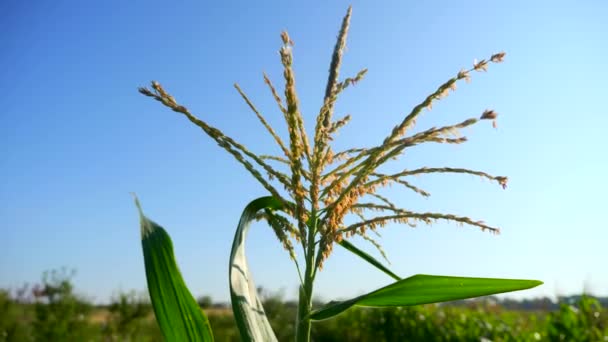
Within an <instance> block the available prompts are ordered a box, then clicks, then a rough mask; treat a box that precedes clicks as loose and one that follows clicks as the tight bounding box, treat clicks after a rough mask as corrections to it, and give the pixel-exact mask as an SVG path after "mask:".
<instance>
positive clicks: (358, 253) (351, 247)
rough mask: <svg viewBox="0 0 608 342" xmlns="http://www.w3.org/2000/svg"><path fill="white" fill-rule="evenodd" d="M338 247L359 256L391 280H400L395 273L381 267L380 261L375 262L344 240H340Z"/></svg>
mask: <svg viewBox="0 0 608 342" xmlns="http://www.w3.org/2000/svg"><path fill="white" fill-rule="evenodd" d="M340 246H342V247H344V248H346V249H347V250H348V251H349V252H351V253H353V254H355V255H357V256H359V257H360V258H362V259H363V260H365V261H367V262H369V263H370V264H372V265H373V266H375V267H376V268H377V269H379V270H380V271H382V272H384V273H386V274H388V275H389V276H390V277H391V278H393V279H395V280H401V278H400V277H399V276H398V275H396V274H395V273H393V272H392V271H391V270H389V269H388V268H387V267H386V266H384V265H382V263H381V262H380V261H378V260H376V258H374V257H373V256H371V255H369V254H368V253H366V252H364V251H362V250H361V249H359V248H358V247H356V246H355V245H353V244H352V243H350V242H348V241H346V240H342V241H340Z"/></svg>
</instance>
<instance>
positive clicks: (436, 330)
mask: <svg viewBox="0 0 608 342" xmlns="http://www.w3.org/2000/svg"><path fill="white" fill-rule="evenodd" d="M260 292H261V294H262V297H263V298H264V307H265V309H266V312H267V314H268V316H269V319H270V322H271V324H272V326H273V328H274V329H275V331H276V332H277V335H278V336H277V337H278V339H279V341H290V340H293V335H294V317H295V313H296V304H295V302H290V301H285V300H283V297H282V296H281V295H280V294H277V293H268V292H266V291H263V290H260ZM75 293H76V292H75V290H74V288H73V286H72V283H71V280H70V276H69V275H67V274H66V273H65V272H64V273H61V272H52V273H50V274H47V275H46V276H45V277H44V278H43V282H42V283H41V284H39V285H35V286H33V287H23V288H21V289H18V290H14V291H8V290H0V341H19V342H22V341H24V342H25V341H162V340H163V339H162V337H161V333H160V330H159V329H158V327H157V325H156V322H155V320H154V316H153V314H152V308H151V306H150V304H149V301H148V300H147V299H146V297H145V296H144V295H142V294H138V293H136V292H129V293H120V294H117V295H116V296H115V297H114V298H113V299H112V302H111V303H110V304H109V305H104V306H94V305H92V304H91V303H90V302H88V301H87V300H85V299H83V298H81V297H79V296H77V295H76V294H75ZM602 302H603V305H602V303H601V302H600V300H598V299H597V298H593V297H590V296H576V297H568V298H562V301H561V302H560V303H553V302H551V301H550V300H548V299H543V300H534V301H531V300H527V301H520V302H518V301H513V300H497V299H496V298H494V297H488V298H483V299H481V300H475V301H460V302H454V303H448V304H441V305H437V304H433V305H424V306H416V307H404V308H395V309H372V308H356V309H352V310H349V311H347V312H346V313H344V314H342V315H340V316H338V317H336V318H335V319H331V320H327V321H322V322H318V323H316V324H314V325H313V330H312V338H313V341H374V342H380V341H608V307H607V306H606V302H605V299H602ZM199 304H200V306H201V307H202V308H203V309H204V310H205V312H206V313H207V314H208V315H209V320H210V322H211V326H212V328H213V333H214V335H215V337H216V341H239V335H238V331H237V328H236V325H235V323H234V320H233V317H232V314H231V310H230V308H229V306H228V305H227V304H226V303H216V304H214V303H213V301H212V299H211V298H209V297H202V298H199ZM317 304H318V303H317Z"/></svg>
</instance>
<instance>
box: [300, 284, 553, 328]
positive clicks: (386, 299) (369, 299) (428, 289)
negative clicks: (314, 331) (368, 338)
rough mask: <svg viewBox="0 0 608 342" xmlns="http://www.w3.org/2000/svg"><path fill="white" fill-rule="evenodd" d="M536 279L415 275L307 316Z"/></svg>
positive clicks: (507, 288)
mask: <svg viewBox="0 0 608 342" xmlns="http://www.w3.org/2000/svg"><path fill="white" fill-rule="evenodd" d="M541 284H542V282H541V281H538V280H519V279H492V278H465V277H449V276H433V275H424V274H418V275H415V276H412V277H409V278H406V279H403V280H400V281H397V282H395V283H393V284H391V285H388V286H385V287H383V288H380V289H378V290H376V291H373V292H370V293H368V294H365V295H362V296H359V297H355V298H352V299H349V300H346V301H340V302H330V303H329V304H327V305H326V306H325V307H323V308H321V309H319V310H315V311H314V312H312V313H311V315H310V317H311V318H312V319H314V320H323V319H327V318H330V317H333V316H335V315H337V314H339V313H341V312H343V311H345V310H347V309H348V308H350V307H352V306H353V305H357V306H369V307H395V306H409V305H418V304H429V303H437V302H445V301H450V300H457V299H465V298H473V297H479V296H486V295H491V294H496V293H503V292H511V291H518V290H524V289H529V288H532V287H536V286H538V285H541Z"/></svg>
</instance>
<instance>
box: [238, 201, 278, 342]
mask: <svg viewBox="0 0 608 342" xmlns="http://www.w3.org/2000/svg"><path fill="white" fill-rule="evenodd" d="M281 207H282V205H281V203H280V202H279V201H278V200H277V199H275V198H274V197H260V198H258V199H256V200H254V201H252V202H251V203H249V204H248V205H247V206H246V207H245V210H243V214H242V215H241V219H240V221H239V225H238V227H237V229H236V234H235V235H234V242H233V243H232V251H231V253H230V270H229V273H230V298H231V300H232V311H233V312H234V319H235V320H236V323H237V326H238V328H239V331H240V333H241V339H242V340H243V341H264V342H265V341H277V338H276V336H275V334H274V332H273V331H272V327H271V326H270V323H269V322H268V318H267V317H266V313H265V312H264V307H263V306H262V301H261V300H260V298H259V297H258V294H257V289H256V287H255V284H254V283H253V278H252V276H251V273H250V272H249V266H248V265H247V258H246V256H245V237H246V235H247V231H248V230H249V226H250V224H251V221H253V220H254V218H255V215H256V213H257V212H258V211H260V210H262V209H281Z"/></svg>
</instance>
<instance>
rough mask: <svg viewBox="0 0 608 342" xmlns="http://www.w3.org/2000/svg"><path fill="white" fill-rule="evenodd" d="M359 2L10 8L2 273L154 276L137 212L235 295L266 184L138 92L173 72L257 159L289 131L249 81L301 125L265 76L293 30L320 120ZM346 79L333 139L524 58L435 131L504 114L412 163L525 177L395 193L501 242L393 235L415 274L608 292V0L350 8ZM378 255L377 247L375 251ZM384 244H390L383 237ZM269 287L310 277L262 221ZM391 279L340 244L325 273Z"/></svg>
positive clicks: (365, 130) (2, 130)
mask: <svg viewBox="0 0 608 342" xmlns="http://www.w3.org/2000/svg"><path fill="white" fill-rule="evenodd" d="M348 5H349V3H348V2H344V1H335V2H331V4H329V5H328V4H325V3H323V2H319V3H317V4H316V5H310V4H305V3H304V2H302V3H300V4H292V3H291V2H285V1H282V2H278V1H277V2H266V3H264V4H257V5H254V3H252V2H237V1H226V2H223V3H222V4H216V3H214V4H211V3H201V2H195V1H189V2H181V3H179V4H172V5H168V3H167V2H156V1H146V2H143V1H132V2H118V1H107V2H76V1H71V2H68V1H54V2H45V1H38V2H28V3H27V4H26V3H24V2H21V1H11V0H9V1H3V2H2V3H1V4H0V13H1V14H0V44H1V46H2V49H0V63H1V65H3V66H4V68H3V69H4V71H3V73H2V74H3V76H2V77H0V108H2V110H1V111H0V150H1V153H0V179H2V182H0V224H1V225H0V230H1V233H2V236H3V241H4V243H3V246H4V247H3V248H1V249H0V287H1V288H6V287H16V286H19V285H21V284H23V283H24V282H30V283H32V282H36V281H39V280H40V276H41V274H42V272H43V271H44V270H48V269H53V268H59V267H62V266H66V267H68V268H74V269H76V270H77V272H78V273H77V275H76V277H75V278H74V283H75V286H76V288H77V290H78V291H80V292H81V293H83V294H85V295H87V296H89V297H90V298H92V299H94V300H97V301H106V300H107V299H108V298H110V297H111V296H112V294H114V293H115V292H116V291H118V290H130V289H138V290H143V289H144V288H145V286H146V285H145V273H144V267H143V258H142V252H141V245H140V236H139V222H138V215H137V211H136V209H135V206H134V204H133V201H132V198H131V196H130V194H129V193H130V192H136V193H137V194H138V196H139V198H140V200H141V202H142V206H143V208H144V210H145V212H146V214H147V215H148V216H149V217H150V218H152V219H153V220H155V221H156V222H158V223H159V224H161V225H162V226H164V227H165V228H166V229H167V230H168V232H169V233H170V234H171V237H172V238H173V242H174V246H175V252H176V257H177V260H178V262H179V265H180V268H181V270H182V273H183V275H184V278H185V280H186V283H187V284H188V285H189V287H190V289H191V290H192V292H193V293H194V294H195V295H196V296H198V295H203V294H208V295H211V296H212V297H213V298H214V299H217V300H227V299H228V298H229V291H228V273H227V269H228V265H227V264H228V257H229V248H230V246H231V243H232V238H233V234H234V230H235V228H236V224H237V222H238V218H239V216H240V213H241V211H242V209H243V208H244V206H245V205H246V204H247V203H248V202H249V201H251V200H252V199H254V198H257V197H259V196H263V195H266V193H265V191H264V189H263V188H262V187H261V186H260V185H259V184H258V183H257V182H256V180H255V179H253V177H251V176H250V175H249V174H248V173H247V172H245V171H244V170H242V169H241V166H240V165H239V164H238V163H236V162H235V161H234V160H233V159H231V156H229V155H228V154H227V153H225V152H224V151H223V150H221V149H219V148H218V147H217V145H215V143H213V142H212V141H211V140H210V139H209V138H208V137H207V136H205V135H204V134H203V133H202V132H201V131H200V129H198V128H197V127H195V126H193V125H192V124H190V123H189V122H188V121H187V120H185V119H184V118H183V117H180V116H179V115H177V114H176V113H174V112H171V111H170V110H168V109H166V108H165V107H163V106H162V105H160V104H159V103H157V102H155V101H153V100H151V99H148V98H145V97H143V96H141V95H140V94H138V92H137V87H139V86H145V85H148V83H149V81H150V80H157V81H159V82H160V83H161V84H163V86H164V87H165V88H166V89H167V90H168V91H169V92H170V93H172V94H173V95H174V96H175V97H176V98H177V99H178V101H179V102H181V103H182V104H184V105H185V106H187V107H188V108H189V109H190V110H191V111H192V112H193V113H194V114H196V115H197V116H199V117H200V118H202V119H204V120H206V121H207V122H209V123H211V124H212V125H214V126H216V127H218V128H220V129H222V130H223V131H224V132H225V133H226V134H228V135H230V136H232V137H234V138H236V139H237V140H239V141H240V142H242V143H243V144H245V145H246V146H248V147H249V148H250V149H251V150H253V151H255V152H257V153H260V154H271V153H272V154H277V153H279V150H278V148H277V147H276V146H275V144H274V142H273V140H272V139H271V138H270V136H268V134H267V133H266V132H265V131H264V128H263V127H262V126H261V125H260V124H259V122H257V119H256V118H255V116H254V115H253V113H251V112H250V111H249V109H248V108H247V105H246V104H245V103H244V102H243V101H242V100H241V99H240V97H239V95H238V93H237V92H236V91H234V89H233V87H232V84H233V83H234V82H238V83H239V84H240V86H241V87H242V88H243V90H244V91H245V92H246V93H247V94H248V95H249V97H250V98H251V99H252V100H253V101H254V103H255V104H256V105H257V106H258V108H260V110H261V111H262V112H263V113H264V114H265V116H266V118H267V119H268V121H269V122H270V123H271V124H272V125H273V126H274V127H275V129H276V130H277V131H278V132H280V134H282V135H283V136H284V137H286V130H285V127H284V123H283V122H282V120H281V119H282V117H281V114H280V112H278V110H277V109H276V105H275V104H274V102H273V99H272V97H271V95H270V93H269V92H268V91H267V89H266V87H265V85H264V83H263V79H262V72H263V71H265V72H266V73H268V74H269V76H270V78H271V79H272V80H273V81H274V83H275V85H277V86H278V85H279V84H281V81H282V71H281V65H280V60H279V55H278V49H279V48H280V45H281V41H280V38H279V34H280V32H281V30H284V29H286V30H288V32H289V34H290V36H291V38H292V39H293V40H294V42H295V46H294V68H295V73H296V82H297V84H296V86H297V89H298V93H299V98H300V101H301V109H302V112H303V115H304V119H305V123H306V127H307V128H308V130H309V132H310V131H312V129H313V125H314V118H315V115H316V113H317V112H318V108H319V107H320V105H321V102H322V99H323V94H324V87H325V82H326V79H327V70H328V66H329V61H330V57H331V51H332V49H333V45H334V42H335V37H336V35H337V32H338V29H339V25H340V22H341V18H342V17H343V15H344V14H345V12H346V9H347V7H348ZM352 5H353V17H352V20H351V29H350V33H349V36H348V43H347V51H346V54H345V57H344V60H343V69H342V72H341V75H342V76H343V77H346V76H354V75H355V74H356V72H357V71H359V70H360V69H362V68H368V69H369V72H368V74H367V76H366V78H365V79H364V80H363V81H362V82H360V83H359V84H357V85H356V86H355V87H352V88H349V89H348V90H347V91H346V92H345V93H344V94H343V96H342V97H341V99H340V100H339V102H338V103H337V106H336V113H335V116H336V117H340V116H342V115H344V114H351V116H352V120H351V123H350V124H349V125H348V126H346V127H345V128H343V129H342V130H341V132H340V133H339V135H338V137H337V138H336V141H335V149H336V150H340V149H343V148H349V147H360V146H370V145H376V144H378V143H380V142H381V141H382V139H384V137H385V136H386V135H387V134H388V133H389V132H390V130H391V129H392V127H393V126H394V125H395V124H397V123H398V122H400V121H401V119H402V118H403V117H404V115H406V114H407V113H408V112H409V110H410V109H411V108H412V107H413V106H414V105H416V104H417V103H419V102H421V101H422V100H423V99H424V97H425V96H426V95H428V94H429V93H431V92H432V91H434V90H435V89H436V87H437V86H438V85H440V84H442V83H443V82H445V81H446V80H447V79H448V78H450V77H452V76H453V75H455V74H456V73H457V72H458V71H459V70H460V69H462V68H465V67H466V68H469V67H471V65H472V63H473V59H475V58H477V59H482V58H487V57H489V56H490V55H491V54H493V53H495V52H499V51H503V50H504V51H506V53H507V56H506V59H505V63H503V64H493V65H491V66H490V69H489V71H488V72H487V73H474V74H473V75H472V82H471V83H470V84H466V83H464V82H463V83H459V84H458V90H457V91H456V92H455V93H452V94H450V96H449V97H448V98H447V99H444V100H441V101H439V102H438V103H437V104H436V105H434V107H433V109H432V110H431V111H428V112H426V113H424V115H423V116H422V117H421V119H420V120H418V125H417V130H423V129H426V128H428V127H431V126H439V125H444V124H451V123H456V122H460V121H462V120H463V119H466V118H468V117H472V116H478V115H480V114H481V112H483V110H485V109H486V108H491V109H494V110H496V111H497V112H498V113H499V118H498V128H497V129H494V128H492V127H491V124H490V123H488V122H481V123H479V124H477V125H475V126H473V127H472V128H469V129H466V130H463V131H462V134H463V135H465V136H467V138H468V139H469V141H468V142H467V143H466V144H463V145H458V146H447V145H435V146H430V145H429V146H421V147H416V148H413V149H411V152H408V153H407V154H405V155H404V156H403V157H402V158H400V159H399V160H398V161H395V162H393V163H392V167H393V168H394V170H401V169H404V168H417V167H421V166H452V167H467V168H472V169H479V170H482V171H487V172H489V173H491V174H496V175H504V176H508V177H509V180H510V182H509V187H508V188H507V189H506V190H502V189H501V188H500V187H499V186H497V185H496V184H494V183H490V182H487V181H481V180H479V179H477V178H474V177H469V176H463V175H439V176H430V175H429V176H425V177H420V178H416V179H415V183H416V185H418V186H420V187H422V188H424V189H425V190H428V191H429V192H430V193H431V194H432V196H431V197H430V198H428V199H423V198H419V197H416V196H414V195H412V194H410V193H408V192H406V191H405V190H403V189H401V188H398V187H393V188H391V189H390V190H388V191H387V192H385V193H384V194H386V195H387V196H390V197H392V198H393V199H395V201H396V202H398V203H399V204H401V205H403V206H404V207H407V208H411V209H415V210H429V211H440V212H451V213H455V214H461V215H466V216H471V217H473V218H476V219H482V220H484V221H485V222H487V223H489V224H491V225H495V226H499V227H501V228H502V234H501V235H498V236H495V235H491V234H488V233H482V232H480V231H479V230H477V229H475V228H471V227H459V226H457V225H454V224H449V223H438V224H435V225H433V226H431V227H423V226H420V227H418V228H416V229H412V228H409V227H407V226H399V225H390V226H388V227H386V228H384V229H383V231H382V232H381V233H382V235H383V238H382V240H381V241H382V243H383V245H384V247H385V250H386V252H387V253H388V256H389V259H390V261H391V262H392V265H391V268H392V269H393V271H395V272H396V273H398V274H400V275H402V276H404V277H405V276H409V275H413V274H417V273H425V274H440V275H459V276H480V277H504V278H530V279H539V280H542V281H544V282H545V285H543V286H540V287H538V288H535V289H533V290H529V291H524V292H519V293H514V294H511V296H513V297H517V298H521V297H535V296H545V295H546V296H555V295H568V294H574V293H580V292H582V291H583V290H586V291H589V292H591V293H594V294H598V295H603V296H606V295H608V272H606V261H608V224H607V223H606V220H605V219H604V217H603V213H605V212H604V210H606V209H605V203H606V200H605V194H606V193H608V185H607V182H606V175H607V174H608V154H607V153H606V147H607V146H608V143H606V138H605V136H606V135H605V134H606V133H605V130H606V127H608V115H607V114H608V113H607V112H606V107H605V104H604V102H605V99H606V90H608V85H607V83H606V80H608V66H607V65H608V64H607V63H606V56H608V44H606V37H608V23H607V22H606V19H605V18H608V3H606V2H604V1H586V2H579V3H576V4H574V3H572V2H568V1H535V2H529V1H512V2H489V1H469V2H466V4H463V5H456V4H455V3H453V2H451V1H439V2H437V1H435V2H432V4H431V3H430V2H425V3H423V2H419V3H418V4H414V5H412V4H405V2H400V1H393V2H387V3H386V4H384V5H383V6H374V5H373V4H372V3H371V2H364V1H354V2H353V3H352ZM364 246H365V247H366V249H367V247H369V246H368V245H364ZM369 250H370V252H372V253H375V251H374V250H373V249H372V248H369ZM248 256H249V262H250V264H251V267H252V269H253V275H254V277H255V281H256V284H257V285H260V286H263V287H265V288H268V289H272V290H280V289H283V291H284V292H285V295H286V296H287V297H289V298H292V297H294V295H295V293H296V286H297V274H296V272H295V269H294V267H293V264H292V263H291V262H290V260H289V258H288V255H287V253H286V252H285V251H284V250H282V248H281V247H280V244H279V243H278V242H277V241H276V238H275V237H274V235H273V233H272V232H271V230H270V229H268V228H267V227H265V226H264V225H261V224H259V225H256V226H254V227H253V228H252V230H251V232H250V234H249V239H248ZM388 283H390V279H389V278H388V277H387V276H385V275H384V274H382V273H380V272H378V271H376V270H375V269H373V268H372V267H370V266H368V265H367V264H365V263H364V262H362V261H360V260H359V259H357V258H356V257H354V256H352V255H350V254H349V253H347V252H345V251H343V250H340V249H336V250H335V252H334V254H332V256H331V257H330V259H329V260H328V261H327V262H326V264H325V268H324V270H323V272H321V273H320V276H319V278H318V282H317V285H316V293H317V294H318V296H320V297H321V298H323V299H327V300H330V299H336V298H344V297H348V296H351V295H355V294H359V293H362V292H367V291H370V290H374V289H376V288H377V287H380V286H383V285H386V284H388Z"/></svg>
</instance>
